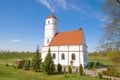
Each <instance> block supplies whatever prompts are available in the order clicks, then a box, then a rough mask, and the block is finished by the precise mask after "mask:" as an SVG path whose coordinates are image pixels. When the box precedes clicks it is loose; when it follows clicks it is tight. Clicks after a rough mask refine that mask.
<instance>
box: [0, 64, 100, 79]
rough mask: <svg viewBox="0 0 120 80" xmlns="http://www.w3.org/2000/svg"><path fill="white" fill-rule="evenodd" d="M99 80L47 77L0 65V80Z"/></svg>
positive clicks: (76, 77)
mask: <svg viewBox="0 0 120 80" xmlns="http://www.w3.org/2000/svg"><path fill="white" fill-rule="evenodd" d="M56 79H57V80H99V79H98V78H93V77H88V76H79V75H78V74H67V78H65V77H64V74H56V75H51V76H49V75H47V74H44V73H42V72H34V71H33V70H29V71H25V70H23V69H14V68H13V67H12V66H5V65H0V80H56Z"/></svg>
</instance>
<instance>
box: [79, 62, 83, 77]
mask: <svg viewBox="0 0 120 80" xmlns="http://www.w3.org/2000/svg"><path fill="white" fill-rule="evenodd" d="M79 74H80V76H83V67H82V64H80V66H79Z"/></svg>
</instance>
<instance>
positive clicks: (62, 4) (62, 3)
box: [57, 0, 67, 9]
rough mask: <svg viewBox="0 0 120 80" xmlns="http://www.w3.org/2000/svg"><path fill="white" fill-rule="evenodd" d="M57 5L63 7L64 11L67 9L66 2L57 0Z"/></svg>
mask: <svg viewBox="0 0 120 80" xmlns="http://www.w3.org/2000/svg"><path fill="white" fill-rule="evenodd" d="M57 3H58V4H59V6H61V7H63V8H64V9H67V4H66V0H58V2H57Z"/></svg>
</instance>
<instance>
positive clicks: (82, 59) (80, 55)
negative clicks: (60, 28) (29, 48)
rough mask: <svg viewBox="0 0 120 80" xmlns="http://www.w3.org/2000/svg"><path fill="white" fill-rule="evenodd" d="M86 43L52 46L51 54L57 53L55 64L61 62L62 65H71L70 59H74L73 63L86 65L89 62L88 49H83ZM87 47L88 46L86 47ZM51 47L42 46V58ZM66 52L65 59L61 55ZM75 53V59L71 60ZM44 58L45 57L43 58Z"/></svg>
mask: <svg viewBox="0 0 120 80" xmlns="http://www.w3.org/2000/svg"><path fill="white" fill-rule="evenodd" d="M83 47H84V45H69V46H50V49H51V55H52V56H53V53H55V54H56V59H54V64H56V65H57V64H58V63H60V64H61V65H66V66H68V65H70V61H73V65H74V66H76V67H78V66H79V65H80V64H82V65H83V67H84V66H86V65H87V63H88V57H87V51H84V50H86V49H84V50H83ZM84 48H86V47H84ZM48 49H49V47H43V48H42V58H45V56H46V54H47V51H48ZM63 53H64V54H65V60H62V59H61V55H62V54H63ZM73 53H74V54H75V60H71V56H72V54H73ZM43 60H44V59H43Z"/></svg>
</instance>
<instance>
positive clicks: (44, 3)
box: [38, 0, 54, 12]
mask: <svg viewBox="0 0 120 80" xmlns="http://www.w3.org/2000/svg"><path fill="white" fill-rule="evenodd" d="M38 2H40V3H41V4H43V5H44V6H46V7H47V8H48V9H49V10H51V12H54V8H52V6H51V5H50V3H49V2H48V1H47V0H38Z"/></svg>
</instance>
